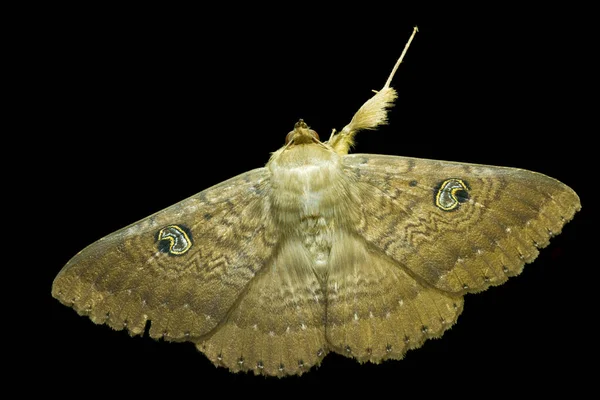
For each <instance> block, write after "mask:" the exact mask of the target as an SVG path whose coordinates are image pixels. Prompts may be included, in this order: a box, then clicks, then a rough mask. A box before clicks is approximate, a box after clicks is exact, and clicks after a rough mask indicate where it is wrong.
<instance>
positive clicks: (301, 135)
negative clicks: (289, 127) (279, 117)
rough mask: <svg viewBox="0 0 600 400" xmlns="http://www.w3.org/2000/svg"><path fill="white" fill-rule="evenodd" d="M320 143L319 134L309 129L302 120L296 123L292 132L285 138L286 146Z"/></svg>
mask: <svg viewBox="0 0 600 400" xmlns="http://www.w3.org/2000/svg"><path fill="white" fill-rule="evenodd" d="M320 142H321V141H320V140H319V134H318V133H317V132H315V131H313V130H312V129H310V128H309V127H308V125H306V122H304V120H300V121H298V122H296V124H295V125H294V130H293V131H291V132H290V133H288V134H287V136H286V137H285V144H286V146H288V145H289V146H293V145H299V144H310V143H320Z"/></svg>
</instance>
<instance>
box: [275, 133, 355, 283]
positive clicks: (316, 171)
mask: <svg viewBox="0 0 600 400" xmlns="http://www.w3.org/2000/svg"><path fill="white" fill-rule="evenodd" d="M267 167H268V168H269V170H270V171H271V174H272V175H271V184H272V191H271V194H270V196H271V199H270V200H271V210H272V211H273V216H274V217H275V219H276V221H277V223H278V224H279V226H280V229H281V230H282V231H284V232H286V233H287V235H290V236H291V237H297V238H299V239H300V241H301V242H302V244H303V245H304V248H305V249H306V250H307V252H308V256H309V258H310V259H312V260H313V263H314V264H313V266H314V267H315V268H316V270H319V269H320V268H322V270H323V272H324V271H325V270H326V268H327V264H328V259H329V252H330V250H331V246H332V242H333V241H334V235H335V232H336V231H337V230H338V229H339V228H340V226H339V225H341V224H344V223H345V221H346V220H347V219H348V218H349V216H350V215H351V214H352V212H351V209H352V203H353V202H354V201H353V197H354V196H353V195H352V193H353V187H354V185H353V183H352V182H351V181H350V179H351V178H350V177H349V176H348V175H347V174H345V173H344V170H343V169H342V161H341V158H340V156H339V155H338V154H337V153H335V152H334V151H331V150H329V149H327V148H326V147H324V146H321V145H319V144H304V145H299V146H290V147H289V148H288V149H286V150H284V151H282V152H280V153H279V154H275V155H274V157H273V158H272V159H271V161H270V162H269V164H268V165H267Z"/></svg>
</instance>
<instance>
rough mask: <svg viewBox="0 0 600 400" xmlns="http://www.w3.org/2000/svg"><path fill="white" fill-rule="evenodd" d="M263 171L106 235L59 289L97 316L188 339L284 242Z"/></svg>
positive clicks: (60, 280) (204, 328) (204, 329)
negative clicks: (273, 215) (272, 217)
mask: <svg viewBox="0 0 600 400" xmlns="http://www.w3.org/2000/svg"><path fill="white" fill-rule="evenodd" d="M269 190H270V184H269V173H268V171H267V170H266V169H264V168H260V169H255V170H252V171H249V172H247V173H244V174H241V175H239V176H237V177H234V178H232V179H230V180H228V181H225V182H223V183H220V184H218V185H216V186H213V187H211V188H209V189H207V190H205V191H203V192H200V193H198V194H197V195H195V196H193V197H190V198H188V199H186V200H183V201H182V202H180V203H177V204H175V205H173V206H171V207H169V208H167V209H165V210H163V211H160V212H158V213H156V214H154V215H152V216H150V217H148V218H145V219H143V220H141V221H139V222H137V223H134V224H132V225H130V226H128V227H126V228H124V229H121V230H119V231H117V232H115V233H113V234H111V235H108V236H106V237H105V238H103V239H100V240H98V241H97V242H95V243H93V244H92V245H90V246H88V247H87V248H85V249H84V250H83V251H81V252H80V253H79V254H77V255H76V256H75V257H73V258H72V259H71V260H70V261H69V262H68V263H67V264H66V265H65V267H64V268H63V269H62V270H61V271H60V273H59V274H58V276H57V277H56V279H55V280H54V284H53V286H52V295H53V296H54V297H56V298H57V299H58V300H60V301H61V302H62V303H64V304H66V305H69V306H72V307H73V308H74V309H75V310H76V311H77V312H78V313H79V314H82V315H88V316H89V317H90V318H91V319H92V320H93V321H94V322H96V323H107V324H108V325H110V326H111V327H112V328H114V329H117V330H120V329H123V328H127V329H128V331H129V332H130V334H132V335H137V334H141V333H143V332H144V328H145V324H146V322H147V321H148V320H149V321H151V328H150V336H152V337H154V338H157V337H164V338H165V339H168V340H186V339H189V338H194V337H200V336H202V335H206V334H207V333H209V332H210V331H211V330H213V329H214V328H215V327H216V326H217V324H218V323H219V322H220V321H221V320H223V319H224V317H225V315H226V314H227V312H228V311H229V310H230V309H231V308H232V306H233V305H234V304H235V302H236V300H237V299H238V298H239V297H240V296H241V295H243V293H244V291H245V290H246V287H247V286H248V283H249V282H250V281H251V279H252V278H253V277H254V276H255V275H256V274H257V273H258V272H259V271H260V270H261V268H263V267H264V266H265V265H267V264H268V263H269V262H270V261H271V258H272V257H273V254H274V253H275V249H276V245H277V243H278V242H279V238H278V234H277V232H275V229H274V227H273V225H272V224H271V220H270V219H269V215H270V213H269V205H268V202H267V201H266V198H267V194H268V192H269Z"/></svg>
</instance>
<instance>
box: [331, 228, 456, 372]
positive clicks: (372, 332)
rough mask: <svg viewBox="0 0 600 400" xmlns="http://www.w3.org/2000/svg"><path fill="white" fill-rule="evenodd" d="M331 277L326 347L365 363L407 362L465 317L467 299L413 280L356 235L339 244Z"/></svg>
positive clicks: (345, 236) (342, 236) (334, 248)
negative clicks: (408, 356)
mask: <svg viewBox="0 0 600 400" xmlns="http://www.w3.org/2000/svg"><path fill="white" fill-rule="evenodd" d="M328 272H329V275H328V279H327V324H326V326H327V328H326V337H327V341H328V342H329V343H330V345H331V348H332V350H334V351H336V352H338V353H340V354H343V355H345V356H349V357H355V358H357V359H358V360H359V361H361V362H364V361H371V362H379V361H381V360H383V359H387V358H391V359H400V358H402V357H403V356H404V353H406V351H407V350H409V349H414V348H417V347H420V346H421V345H422V344H423V342H424V341H425V340H426V339H428V338H435V337H439V336H441V335H442V334H443V332H444V331H445V330H446V329H448V328H450V327H451V326H452V325H453V324H454V322H455V321H456V319H457V318H458V315H459V314H460V313H461V311H462V306H463V299H462V296H460V295H456V294H451V293H446V292H443V291H441V290H439V289H436V288H433V287H431V286H430V285H428V284H427V283H425V282H423V281H422V280H421V279H419V278H416V277H413V276H411V273H410V271H408V270H406V269H404V268H402V267H401V266H400V265H399V264H398V263H397V262H395V261H394V260H392V259H391V258H390V257H388V256H386V255H385V254H384V253H383V252H382V251H381V250H379V249H377V248H374V247H373V246H371V245H369V243H367V242H366V241H365V240H364V239H363V238H361V237H359V236H358V235H356V234H355V233H350V232H346V233H342V234H340V236H338V237H337V238H336V240H335V242H334V245H333V246H332V249H331V254H330V267H329V271H328Z"/></svg>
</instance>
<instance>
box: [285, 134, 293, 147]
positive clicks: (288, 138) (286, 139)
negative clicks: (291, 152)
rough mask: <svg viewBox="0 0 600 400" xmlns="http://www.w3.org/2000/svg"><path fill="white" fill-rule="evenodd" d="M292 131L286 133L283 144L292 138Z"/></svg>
mask: <svg viewBox="0 0 600 400" xmlns="http://www.w3.org/2000/svg"><path fill="white" fill-rule="evenodd" d="M294 133H295V132H294V131H291V132H290V133H288V134H287V135H286V137H285V144H288V143H289V142H290V141H291V140H292V137H293V136H294Z"/></svg>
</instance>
